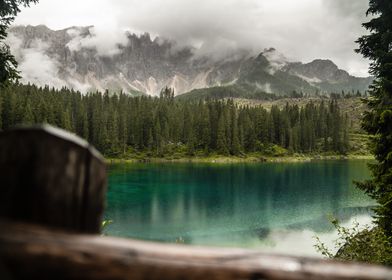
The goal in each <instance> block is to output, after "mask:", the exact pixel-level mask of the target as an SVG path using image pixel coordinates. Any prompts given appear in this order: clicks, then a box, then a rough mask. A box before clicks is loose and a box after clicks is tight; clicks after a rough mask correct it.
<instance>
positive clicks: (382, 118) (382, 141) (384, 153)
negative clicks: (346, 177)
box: [357, 0, 392, 237]
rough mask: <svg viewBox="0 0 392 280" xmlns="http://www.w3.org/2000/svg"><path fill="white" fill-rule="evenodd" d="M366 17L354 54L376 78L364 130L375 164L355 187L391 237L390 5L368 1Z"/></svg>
mask: <svg viewBox="0 0 392 280" xmlns="http://www.w3.org/2000/svg"><path fill="white" fill-rule="evenodd" d="M367 14H368V15H372V19H371V20H370V21H369V22H367V23H364V24H363V26H364V27H365V28H366V29H367V30H369V31H370V34H369V35H365V36H362V37H361V38H359V39H358V41H357V42H358V43H359V49H358V50H357V51H358V52H360V53H361V54H362V55H363V56H364V57H366V58H368V59H370V60H371V61H372V62H371V67H370V73H371V74H372V75H373V76H374V77H375V80H374V82H373V84H372V85H371V87H370V90H369V94H370V98H369V99H368V100H367V101H366V104H367V106H368V108H369V111H368V112H366V114H365V117H364V119H363V128H364V129H365V130H366V131H367V132H368V133H369V134H370V135H373V136H374V137H373V138H372V139H373V140H372V152H373V154H374V155H375V158H376V160H377V163H375V164H372V165H371V171H372V175H373V176H372V179H371V180H368V181H365V182H363V183H359V184H358V186H359V187H360V188H362V189H363V190H365V191H366V193H367V194H369V195H370V196H371V197H372V198H374V199H376V200H377V202H378V206H377V207H376V208H375V212H376V222H377V223H378V225H379V226H380V227H381V228H382V229H383V230H384V231H385V233H386V234H387V236H389V237H392V125H391V123H392V28H391V26H392V3H391V1H389V0H370V7H369V10H368V11H367Z"/></svg>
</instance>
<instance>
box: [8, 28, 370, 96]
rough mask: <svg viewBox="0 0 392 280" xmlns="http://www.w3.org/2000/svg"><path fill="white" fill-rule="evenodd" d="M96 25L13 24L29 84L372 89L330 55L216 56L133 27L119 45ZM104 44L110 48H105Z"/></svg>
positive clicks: (154, 90) (153, 90) (128, 88)
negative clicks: (308, 58)
mask: <svg viewBox="0 0 392 280" xmlns="http://www.w3.org/2000/svg"><path fill="white" fill-rule="evenodd" d="M91 28H92V26H87V27H70V28H66V29H63V30H58V31H53V30H51V29H49V28H48V27H46V26H44V25H39V26H15V27H12V28H10V29H9V35H10V36H12V35H14V37H13V38H12V40H13V41H14V42H13V43H11V42H10V44H11V49H12V51H13V52H16V53H18V55H17V59H18V60H19V65H20V69H21V71H22V77H23V79H22V82H34V83H37V84H38V85H45V84H48V85H50V86H54V87H62V86H67V87H72V88H75V89H79V90H81V91H86V90H105V89H110V90H116V91H117V90H123V91H125V92H129V93H132V92H135V91H140V92H144V93H146V94H151V95H157V94H159V91H160V90H161V89H162V88H163V87H165V86H172V87H174V90H175V93H176V94H181V93H185V92H188V91H191V90H193V89H198V88H207V87H216V86H224V85H233V84H240V83H246V84H247V89H248V90H249V89H251V88H253V90H258V91H260V90H263V91H267V92H271V93H276V94H288V93H290V92H292V91H293V90H296V91H303V92H304V93H309V94H312V93H314V92H316V91H321V92H328V91H331V90H360V91H364V90H365V89H366V88H367V86H368V84H369V83H370V80H369V79H359V78H355V77H352V76H350V75H349V74H348V73H347V72H346V71H343V70H340V69H339V68H338V67H337V66H336V65H335V64H334V63H333V62H332V61H331V60H328V59H315V60H314V61H312V62H310V63H306V64H303V63H300V62H298V63H292V62H290V61H289V60H288V59H287V58H286V57H285V56H284V55H283V54H282V53H280V52H278V51H277V50H276V49H275V48H268V49H265V50H264V51H262V52H260V53H259V54H258V55H257V56H256V57H251V56H249V55H245V56H244V55H238V54H241V50H238V53H237V54H235V53H234V54H233V55H231V57H230V58H229V59H227V58H224V59H216V58H212V57H209V56H208V55H195V51H194V49H193V48H192V47H188V48H187V47H182V48H178V47H176V43H175V42H172V41H168V40H164V39H161V38H159V37H156V38H155V39H154V40H151V36H150V34H149V33H144V34H141V35H136V34H131V33H125V34H124V35H125V36H124V38H125V41H123V42H122V43H121V45H115V44H113V42H112V41H111V40H109V39H110V38H102V36H101V37H100V38H98V37H97V34H96V33H95V32H92V31H91ZM18 40H19V41H18ZM15 41H18V42H15ZM37 42H38V43H37ZM114 43H115V42H114ZM103 47H104V50H105V51H107V52H108V53H105V54H102V53H101V52H100V48H103ZM113 48H116V49H115V50H114V51H113ZM38 61H39V63H38Z"/></svg>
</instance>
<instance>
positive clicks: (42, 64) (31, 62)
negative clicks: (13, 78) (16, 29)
mask: <svg viewBox="0 0 392 280" xmlns="http://www.w3.org/2000/svg"><path fill="white" fill-rule="evenodd" d="M6 43H7V44H9V45H10V46H11V49H12V53H13V54H14V56H15V58H16V60H17V61H18V62H19V65H18V70H19V71H20V72H21V76H22V79H21V82H22V83H33V84H35V85H37V86H41V87H43V86H46V85H49V86H50V87H55V88H61V87H64V86H67V87H70V88H74V89H76V90H80V91H81V92H86V91H87V90H88V89H89V88H91V86H90V85H88V84H85V83H83V82H80V81H77V80H75V79H70V78H66V77H65V78H62V77H60V75H59V72H60V71H59V69H60V67H61V65H60V63H59V62H58V60H57V59H54V58H51V57H49V56H48V55H47V54H46V53H47V49H48V48H49V45H48V44H47V43H46V42H42V41H41V40H38V39H35V40H34V41H32V42H30V43H29V46H28V47H24V42H23V40H22V39H21V38H18V37H17V36H15V35H14V34H13V33H10V34H9V35H8V37H7V40H6Z"/></svg>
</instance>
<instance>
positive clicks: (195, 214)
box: [105, 161, 374, 255]
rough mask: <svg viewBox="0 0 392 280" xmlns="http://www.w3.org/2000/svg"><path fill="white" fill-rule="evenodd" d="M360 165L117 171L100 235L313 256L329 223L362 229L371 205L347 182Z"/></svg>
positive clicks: (358, 175)
mask: <svg viewBox="0 0 392 280" xmlns="http://www.w3.org/2000/svg"><path fill="white" fill-rule="evenodd" d="M366 163H367V162H366V161H316V162H307V163H257V164H227V165H219V164H191V163H181V164H177V163H164V164H125V165H115V166H112V167H111V168H110V170H109V192H108V196H107V209H106V212H105V218H106V219H111V220H113V224H111V225H110V226H108V227H107V229H106V230H105V231H106V234H108V235H113V236H121V237H132V238H139V239H146V240H156V241H162V242H176V240H177V241H178V240H181V241H182V242H185V243H188V244H199V245H214V246H237V247H238V246H239V247H251V248H259V249H263V250H265V251H271V252H281V253H289V254H297V255H315V254H317V253H316V252H315V250H314V249H313V245H314V244H315V241H314V238H313V237H314V236H315V235H317V236H319V237H320V238H321V239H323V240H324V241H325V242H326V243H327V244H329V243H331V241H332V240H333V239H334V238H335V237H336V233H335V232H334V231H333V228H332V227H331V225H330V222H329V219H330V218H331V217H337V218H339V219H340V220H341V222H342V223H343V224H350V223H351V222H352V221H353V220H354V219H355V220H357V221H359V222H360V223H368V222H370V215H371V210H370V208H371V206H372V205H374V203H373V202H372V201H371V200H370V199H369V198H368V197H367V196H366V195H364V194H363V193H362V192H361V191H359V190H357V189H356V188H355V187H354V185H353V183H352V181H353V180H363V179H365V178H368V177H369V171H368V169H367V166H366Z"/></svg>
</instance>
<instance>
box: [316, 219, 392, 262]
mask: <svg viewBox="0 0 392 280" xmlns="http://www.w3.org/2000/svg"><path fill="white" fill-rule="evenodd" d="M332 224H333V225H334V227H335V229H336V230H337V232H338V238H337V239H336V240H335V249H338V251H337V253H336V254H334V253H333V252H332V250H331V249H330V248H328V247H327V246H326V245H325V244H324V243H323V242H322V241H321V240H320V239H319V238H318V237H316V240H317V243H316V244H315V246H314V247H315V248H316V250H317V251H318V252H320V253H321V254H322V255H324V256H326V257H328V258H334V259H337V260H344V261H357V262H367V263H373V264H382V265H392V247H391V246H390V240H389V239H388V237H387V236H386V235H385V233H384V231H383V230H382V229H380V228H379V227H375V228H370V227H369V226H366V227H365V228H364V229H361V228H360V226H359V224H358V222H354V225H353V227H352V228H345V227H342V226H341V225H340V224H339V222H338V220H336V219H334V220H332Z"/></svg>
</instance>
